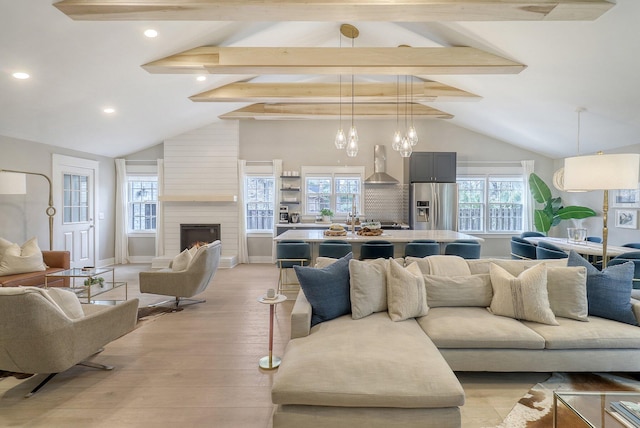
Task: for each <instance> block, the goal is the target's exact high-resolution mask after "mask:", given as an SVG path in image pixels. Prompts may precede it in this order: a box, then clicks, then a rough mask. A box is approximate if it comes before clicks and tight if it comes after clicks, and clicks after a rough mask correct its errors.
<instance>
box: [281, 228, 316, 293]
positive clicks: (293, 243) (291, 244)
mask: <svg viewBox="0 0 640 428" xmlns="http://www.w3.org/2000/svg"><path fill="white" fill-rule="evenodd" d="M276 263H277V264H278V268H279V269H280V277H279V279H278V294H280V293H282V292H284V291H296V290H297V287H295V288H293V287H291V288H286V286H293V285H298V283H297V282H285V273H286V270H285V269H293V267H294V266H296V265H297V266H308V265H309V263H311V246H310V245H309V243H308V242H304V241H297V240H285V241H280V242H278V244H277V245H276Z"/></svg>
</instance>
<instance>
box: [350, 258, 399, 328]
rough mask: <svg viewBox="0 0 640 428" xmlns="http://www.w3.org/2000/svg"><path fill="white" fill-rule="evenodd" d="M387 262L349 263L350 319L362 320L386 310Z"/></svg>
mask: <svg viewBox="0 0 640 428" xmlns="http://www.w3.org/2000/svg"><path fill="white" fill-rule="evenodd" d="M388 266H389V260H385V259H375V260H371V261H361V260H354V259H351V260H350V261H349V276H350V281H351V288H350V294H351V317H352V318H353V319H354V320H357V319H360V318H364V317H366V316H368V315H371V314H373V313H375V312H382V311H386V310H387V269H388Z"/></svg>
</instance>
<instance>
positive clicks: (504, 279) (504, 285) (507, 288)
mask: <svg viewBox="0 0 640 428" xmlns="http://www.w3.org/2000/svg"><path fill="white" fill-rule="evenodd" d="M490 274H491V285H492V287H493V298H492V299H491V306H490V308H489V310H490V311H491V312H492V313H493V314H495V315H502V316H505V317H510V318H515V319H517V320H525V321H534V322H539V323H542V324H549V325H558V322H557V321H556V317H555V316H554V315H553V312H552V311H551V306H550V304H549V295H548V292H547V266H546V265H545V264H543V263H540V264H539V265H536V266H534V267H532V268H530V269H527V270H525V271H524V272H522V273H521V274H520V275H518V276H517V277H514V276H513V275H511V274H510V273H509V272H507V271H506V270H505V269H503V268H501V267H500V266H498V265H497V264H495V263H492V264H491V267H490Z"/></svg>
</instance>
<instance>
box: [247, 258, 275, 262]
mask: <svg viewBox="0 0 640 428" xmlns="http://www.w3.org/2000/svg"><path fill="white" fill-rule="evenodd" d="M249 263H273V258H272V257H271V256H254V257H251V256H250V257H249Z"/></svg>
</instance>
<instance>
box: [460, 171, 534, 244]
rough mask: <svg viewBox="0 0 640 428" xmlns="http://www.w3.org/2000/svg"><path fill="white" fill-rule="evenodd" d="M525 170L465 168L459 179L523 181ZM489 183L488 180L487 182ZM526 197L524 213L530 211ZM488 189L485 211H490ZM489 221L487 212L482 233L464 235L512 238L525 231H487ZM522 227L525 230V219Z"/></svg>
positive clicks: (485, 197) (485, 198) (484, 204)
mask: <svg viewBox="0 0 640 428" xmlns="http://www.w3.org/2000/svg"><path fill="white" fill-rule="evenodd" d="M523 174H524V170H523V168H522V167H514V166H510V167H500V166H497V167H496V166H494V167H465V168H464V174H461V173H460V172H458V174H457V177H458V178H480V177H482V178H484V179H485V180H487V178H488V177H489V176H491V177H505V178H506V177H520V178H522V179H523V180H524V179H525V178H524V176H523ZM486 182H487V183H488V180H487V181H486ZM524 190H525V189H523V191H524ZM525 197H526V195H524V194H523V204H522V205H523V211H524V210H526V209H528V208H527V204H526V201H525V199H524V198H525ZM488 205H489V202H488V189H487V188H485V190H484V202H483V206H484V207H485V211H486V210H487V209H488ZM487 221H488V213H486V212H485V216H484V221H483V224H482V227H483V230H482V231H481V232H475V231H465V232H464V233H472V234H474V235H482V236H490V237H496V238H497V237H511V236H513V235H514V234H515V233H521V232H522V231H523V230H515V231H499V232H490V231H488V230H487ZM522 227H523V228H524V227H525V225H524V218H523V224H522Z"/></svg>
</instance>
